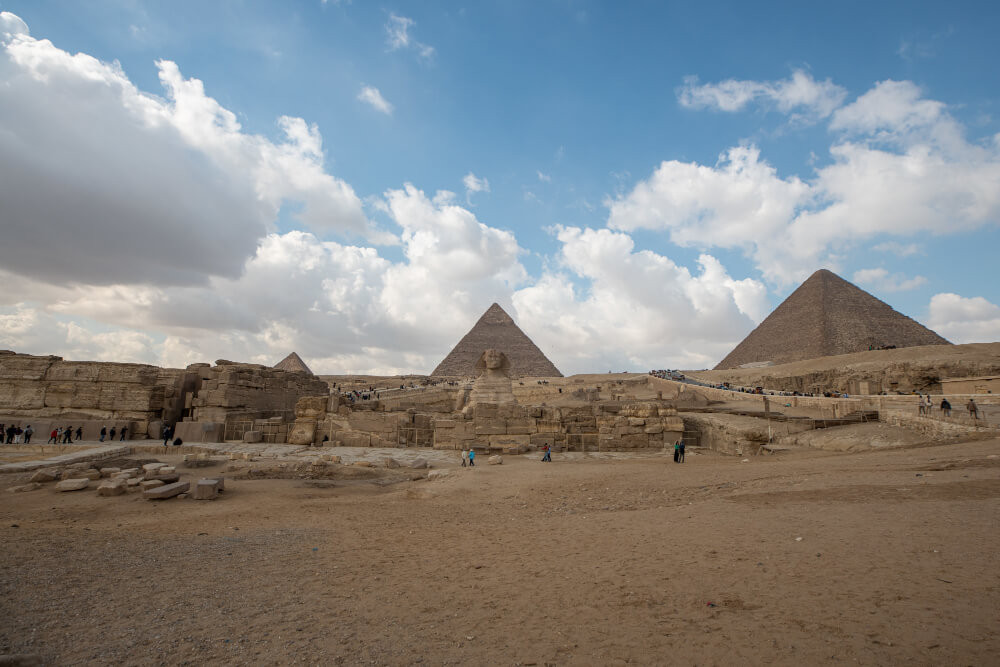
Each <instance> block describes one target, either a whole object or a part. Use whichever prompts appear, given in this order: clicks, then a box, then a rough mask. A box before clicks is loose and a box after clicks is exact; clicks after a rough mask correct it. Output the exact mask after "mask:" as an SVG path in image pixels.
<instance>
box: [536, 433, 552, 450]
mask: <svg viewBox="0 0 1000 667" xmlns="http://www.w3.org/2000/svg"><path fill="white" fill-rule="evenodd" d="M529 442H530V443H531V446H532V447H545V446H546V445H548V446H549V447H551V446H552V445H554V444H555V443H556V439H555V437H554V436H553V434H552V433H532V434H531V435H530V436H529Z"/></svg>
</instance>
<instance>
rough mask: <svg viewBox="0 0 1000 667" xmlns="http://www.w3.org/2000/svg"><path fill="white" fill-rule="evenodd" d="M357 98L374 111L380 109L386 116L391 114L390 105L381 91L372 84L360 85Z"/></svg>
mask: <svg viewBox="0 0 1000 667" xmlns="http://www.w3.org/2000/svg"><path fill="white" fill-rule="evenodd" d="M358 99H359V100H361V101H362V102H364V103H365V104H367V105H369V106H370V107H371V108H373V109H375V110H376V111H380V112H382V113H384V114H385V115H387V116H391V115H392V105H391V104H389V102H388V101H387V100H386V99H385V98H384V97H382V93H381V92H379V89H378V88H375V87H374V86H362V87H361V92H360V93H358Z"/></svg>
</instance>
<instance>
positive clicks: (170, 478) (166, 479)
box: [145, 473, 181, 484]
mask: <svg viewBox="0 0 1000 667" xmlns="http://www.w3.org/2000/svg"><path fill="white" fill-rule="evenodd" d="M180 478H181V476H180V475H178V474H177V473H174V474H173V475H146V476H145V479H151V480H153V479H156V480H160V481H161V482H163V483H164V484H173V483H174V482H176V481H178V480H179V479H180Z"/></svg>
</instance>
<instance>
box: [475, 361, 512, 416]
mask: <svg viewBox="0 0 1000 667" xmlns="http://www.w3.org/2000/svg"><path fill="white" fill-rule="evenodd" d="M476 370H477V371H479V377H477V378H476V381H475V383H473V385H472V392H471V393H470V395H469V402H468V405H469V406H471V405H475V404H476V403H496V404H498V405H504V404H513V403H516V402H517V401H516V400H515V399H514V391H513V390H512V389H511V384H510V361H509V360H508V359H507V355H505V354H504V353H503V352H501V351H500V350H493V349H490V350H486V351H484V352H483V353H482V355H480V357H479V361H477V362H476Z"/></svg>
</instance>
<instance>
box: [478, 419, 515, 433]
mask: <svg viewBox="0 0 1000 667" xmlns="http://www.w3.org/2000/svg"><path fill="white" fill-rule="evenodd" d="M475 429H476V431H475V432H476V435H506V434H507V424H506V420H504V419H499V418H489V419H480V418H479V417H478V416H477V417H476V421H475Z"/></svg>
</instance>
